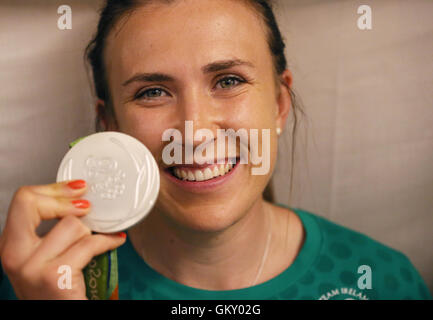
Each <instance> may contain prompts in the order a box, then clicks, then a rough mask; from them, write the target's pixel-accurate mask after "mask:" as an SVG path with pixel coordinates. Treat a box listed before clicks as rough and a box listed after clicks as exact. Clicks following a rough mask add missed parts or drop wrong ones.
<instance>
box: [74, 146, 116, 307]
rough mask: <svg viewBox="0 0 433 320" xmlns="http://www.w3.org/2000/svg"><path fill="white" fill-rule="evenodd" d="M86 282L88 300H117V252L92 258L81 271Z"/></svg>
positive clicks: (109, 252) (112, 251)
mask: <svg viewBox="0 0 433 320" xmlns="http://www.w3.org/2000/svg"><path fill="white" fill-rule="evenodd" d="M84 138H85V137H82V138H79V139H77V140H75V141H73V142H71V143H70V144H69V147H70V148H72V147H73V146H74V145H75V144H77V143H78V142H79V141H80V140H82V139H84ZM83 274H84V279H85V282H86V296H87V298H88V299H90V300H118V299H119V279H118V268H117V250H116V249H114V250H111V251H108V252H105V253H103V254H101V255H99V256H96V257H93V258H92V260H91V261H90V263H89V264H88V265H87V266H86V267H85V268H84V269H83Z"/></svg>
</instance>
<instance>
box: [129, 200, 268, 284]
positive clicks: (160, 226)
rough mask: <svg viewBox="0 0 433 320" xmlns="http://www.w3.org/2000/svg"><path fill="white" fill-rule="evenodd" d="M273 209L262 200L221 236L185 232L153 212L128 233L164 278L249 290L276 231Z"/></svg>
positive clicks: (218, 232)
mask: <svg viewBox="0 0 433 320" xmlns="http://www.w3.org/2000/svg"><path fill="white" fill-rule="evenodd" d="M269 207H270V205H269V204H268V203H266V202H265V201H264V200H263V199H262V198H260V199H259V200H258V201H256V202H255V203H254V204H253V206H251V207H250V208H249V209H248V210H247V212H246V213H245V214H244V215H243V216H242V218H241V219H239V220H238V221H236V222H235V223H234V224H232V225H231V226H229V227H227V228H225V229H224V230H220V231H217V232H200V231H196V230H190V229H186V228H183V227H181V226H179V225H177V224H175V223H173V221H170V220H169V218H167V215H165V214H164V213H162V212H158V211H156V210H153V211H152V212H151V213H150V214H149V216H148V217H147V218H146V219H145V220H143V222H141V223H140V224H139V225H137V226H135V227H134V228H132V229H130V230H129V231H128V234H129V237H130V240H131V242H132V244H133V246H134V248H135V249H136V251H137V252H138V253H139V254H140V255H141V256H142V258H143V259H144V260H145V262H146V263H147V264H148V265H149V266H150V267H152V268H153V269H154V270H156V271H157V272H159V273H160V274H162V275H164V276H166V277H168V278H170V279H172V280H174V281H177V282H179V283H182V284H185V285H188V286H191V287H195V288H200V289H207V290H233V289H240V288H244V287H248V286H250V285H252V284H253V282H254V281H256V282H260V279H256V277H257V276H258V273H259V268H260V267H261V264H262V260H263V257H264V255H265V253H266V252H265V251H268V250H266V249H267V245H269V240H270V239H269V237H268V235H269V234H270V232H271V230H270V229H269V222H270V218H271V217H270V216H269V215H270V214H271V212H272V211H271V210H269Z"/></svg>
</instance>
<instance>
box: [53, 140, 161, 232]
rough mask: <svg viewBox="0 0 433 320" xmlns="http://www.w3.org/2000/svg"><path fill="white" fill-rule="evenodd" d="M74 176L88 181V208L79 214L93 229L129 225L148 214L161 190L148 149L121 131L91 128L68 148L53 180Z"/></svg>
mask: <svg viewBox="0 0 433 320" xmlns="http://www.w3.org/2000/svg"><path fill="white" fill-rule="evenodd" d="M76 179H84V180H86V182H87V184H88V191H87V193H86V194H85V195H84V198H85V199H87V200H89V201H90V203H91V204H92V208H91V211H90V213H88V214H87V215H86V216H85V217H83V218H81V219H82V221H83V222H84V223H85V224H86V226H88V227H89V228H90V229H91V230H92V231H95V232H102V233H111V232H119V231H122V230H125V229H128V228H130V227H131V226H133V225H134V224H136V223H138V222H139V221H140V220H142V219H143V218H144V217H146V215H147V214H148V213H149V212H150V210H151V209H152V207H153V206H154V204H155V202H156V199H157V197H158V193H159V183H160V181H159V180H160V177H159V169H158V165H157V164H156V161H155V159H154V157H153V155H152V153H151V152H150V151H149V150H148V149H147V148H146V146H145V145H143V144H142V143H141V142H140V141H138V140H137V139H135V138H133V137H131V136H129V135H127V134H124V133H119V132H101V133H95V134H92V135H90V136H88V137H85V138H83V139H82V140H80V141H79V142H78V143H76V144H75V145H74V146H73V147H72V148H71V149H70V150H69V152H68V153H66V155H65V156H64V158H63V160H62V162H61V164H60V167H59V169H58V172H57V182H60V181H66V180H76Z"/></svg>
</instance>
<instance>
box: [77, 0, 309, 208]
mask: <svg viewBox="0 0 433 320" xmlns="http://www.w3.org/2000/svg"><path fill="white" fill-rule="evenodd" d="M174 1H176V0H106V2H105V4H104V6H103V7H102V9H101V14H100V19H99V23H98V27H97V31H96V34H95V36H94V37H93V39H92V40H91V41H90V43H89V44H88V45H87V47H86V50H85V58H86V59H87V60H88V62H89V63H90V66H91V68H92V74H93V83H94V86H95V93H96V96H97V97H98V98H99V99H101V100H104V101H105V102H106V108H104V110H100V112H101V113H104V115H105V116H108V117H110V116H111V117H113V118H114V110H113V106H112V104H111V99H110V93H109V88H108V84H107V81H106V74H105V66H104V59H103V52H104V47H105V40H106V38H107V36H108V34H109V32H110V31H111V29H112V28H113V27H114V25H115V24H116V23H117V22H118V21H119V20H120V19H121V18H122V17H123V16H125V15H127V14H130V13H131V12H132V11H133V10H134V9H136V8H137V7H139V6H143V5H147V4H150V3H153V2H162V3H165V4H170V3H173V2H174ZM242 1H244V2H245V3H246V4H248V5H250V6H251V7H252V8H253V9H255V10H256V13H258V14H259V16H260V17H261V18H262V19H263V21H264V23H265V26H266V29H267V42H268V46H269V49H270V52H271V55H272V58H273V62H274V73H275V79H276V82H277V83H283V84H284V85H286V87H287V84H286V83H285V82H282V81H281V77H280V76H281V74H282V73H283V72H284V70H286V69H287V60H286V57H285V54H284V49H285V47H286V46H285V43H284V40H283V37H282V36H281V32H280V29H279V27H278V24H277V21H276V18H275V15H274V12H273V9H272V4H271V1H270V0H242ZM287 88H288V90H289V93H290V98H291V102H292V109H293V112H292V115H293V119H294V122H293V127H292V134H291V140H292V141H291V146H292V153H291V172H290V192H291V191H292V187H293V166H294V154H295V152H294V149H295V142H296V140H295V136H296V129H297V125H298V113H299V112H300V113H301V114H303V111H302V108H301V106H300V103H299V102H298V101H297V97H296V95H295V92H294V91H293V90H292V89H291V88H289V87H287ZM100 122H101V118H100V114H99V113H98V115H97V118H96V124H95V127H96V131H101V130H102V128H101V126H100ZM263 197H264V199H266V200H267V201H270V202H275V196H274V191H273V186H272V179H271V180H270V181H269V183H268V185H267V186H266V188H265V190H264V192H263Z"/></svg>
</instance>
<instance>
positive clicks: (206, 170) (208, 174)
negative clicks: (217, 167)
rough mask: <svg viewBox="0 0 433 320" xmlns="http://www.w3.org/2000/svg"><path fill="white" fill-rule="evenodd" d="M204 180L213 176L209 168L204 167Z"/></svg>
mask: <svg viewBox="0 0 433 320" xmlns="http://www.w3.org/2000/svg"><path fill="white" fill-rule="evenodd" d="M203 176H204V180H209V179H212V178H213V173H212V170H211V169H209V168H206V169H204V172H203Z"/></svg>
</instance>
